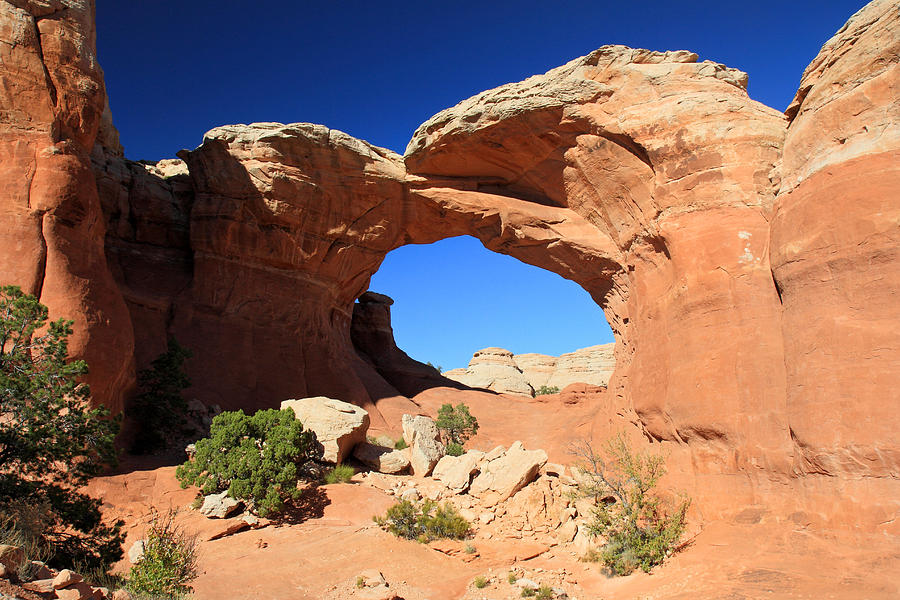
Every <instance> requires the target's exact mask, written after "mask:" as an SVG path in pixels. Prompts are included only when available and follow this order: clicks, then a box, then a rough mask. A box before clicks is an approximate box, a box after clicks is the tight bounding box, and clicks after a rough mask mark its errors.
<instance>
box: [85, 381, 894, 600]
mask: <svg viewBox="0 0 900 600" xmlns="http://www.w3.org/2000/svg"><path fill="white" fill-rule="evenodd" d="M460 394H464V396H462V395H460ZM462 400H464V401H465V402H466V403H467V404H468V405H469V407H470V408H471V410H472V413H473V414H475V415H477V416H478V418H479V422H480V423H481V430H480V431H479V434H478V436H477V437H476V438H474V439H473V440H471V442H470V443H469V444H468V445H469V446H470V447H475V448H479V449H484V450H489V449H491V448H492V447H494V446H495V445H497V444H503V445H509V444H510V443H511V442H512V441H514V440H517V439H518V440H522V441H523V442H524V443H525V446H526V447H527V448H544V449H546V450H547V451H548V454H549V455H550V460H551V461H556V462H563V463H568V462H571V460H572V459H571V456H570V455H569V454H568V453H567V448H568V444H569V440H571V438H572V436H573V433H574V434H577V435H585V434H588V435H589V434H591V433H592V432H593V433H595V434H598V435H599V434H605V433H606V430H607V429H615V428H617V427H618V428H621V427H623V426H626V425H627V424H628V422H629V420H630V419H629V416H628V415H616V414H615V413H613V415H612V417H608V418H605V419H599V418H597V417H595V416H594V415H596V414H597V407H596V404H595V405H594V406H588V405H587V403H577V402H576V403H570V404H566V405H561V404H560V402H552V401H551V402H548V401H546V399H545V400H544V401H535V400H517V399H511V398H507V397H503V396H497V395H494V394H486V393H480V392H462V393H460V392H458V391H455V390H448V389H435V390H429V391H428V392H425V393H424V394H421V395H420V396H419V397H417V398H416V402H418V403H419V404H420V405H421V406H422V409H423V411H424V412H430V413H432V414H433V413H434V412H436V410H437V408H438V407H439V406H440V404H442V403H443V402H446V401H451V402H454V403H455V402H458V401H462ZM599 401H600V402H603V401H604V399H603V398H600V399H599ZM390 433H394V434H395V437H396V433H397V432H396V431H394V432H390ZM169 463H170V465H172V464H174V457H173V459H172V460H170V461H169ZM355 479H356V482H355V483H351V484H344V485H331V486H322V487H320V488H317V489H316V490H313V491H311V492H310V493H309V494H308V495H307V496H306V497H305V498H304V501H303V502H302V503H301V506H300V507H299V508H298V509H297V510H296V511H294V512H293V513H292V514H291V515H290V517H289V519H288V520H287V521H286V522H284V523H280V524H274V525H270V526H268V527H265V528H263V529H258V530H250V531H244V532H241V533H237V534H234V535H231V536H228V537H225V538H222V539H219V540H215V541H205V540H206V539H208V537H210V536H211V535H212V534H213V533H214V532H215V531H217V530H218V529H220V528H221V527H222V525H221V522H220V521H218V522H217V521H215V520H210V519H206V518H205V517H203V516H201V515H200V514H199V513H198V512H196V511H190V510H189V509H188V506H189V505H190V503H191V501H192V500H193V498H194V491H193V490H182V489H180V487H179V486H178V483H177V481H176V480H175V477H174V466H159V464H158V461H157V463H156V464H155V463H154V462H153V461H148V460H144V461H138V460H133V461H129V463H128V464H125V465H123V469H122V472H121V473H119V474H115V475H110V476H107V477H103V478H99V479H97V480H95V481H93V482H92V483H91V485H90V487H89V491H90V492H91V493H93V494H95V495H99V496H101V497H102V498H103V499H104V502H105V510H106V513H107V514H108V515H109V516H113V515H115V516H118V517H120V518H123V519H125V520H126V522H127V529H128V537H129V545H130V544H131V543H133V542H134V541H136V540H137V539H140V537H141V536H142V535H143V531H144V528H145V526H146V522H147V520H148V518H149V516H150V507H154V508H156V509H158V510H165V509H167V508H169V507H172V508H178V509H180V510H181V513H180V514H181V516H180V521H181V523H183V525H184V526H185V527H186V528H187V529H189V530H192V531H196V532H198V534H199V537H200V539H201V543H200V565H201V574H200V577H199V578H198V579H197V580H196V581H195V582H194V584H193V585H194V589H195V598H197V600H213V599H215V600H218V599H221V598H239V599H247V600H253V599H260V600H263V599H265V600H282V599H283V600H323V599H324V600H337V599H340V598H356V597H358V596H357V595H356V594H357V593H358V590H357V589H356V586H355V585H354V582H355V581H356V578H357V576H358V574H359V573H360V572H361V571H363V570H365V569H377V570H379V571H380V572H381V573H383V575H384V577H385V579H386V580H387V582H388V583H389V584H390V586H391V589H392V590H393V591H395V592H396V593H397V594H398V596H399V597H401V598H405V599H406V600H426V599H427V600H457V599H463V600H480V599H490V600H500V599H508V598H518V597H520V592H521V590H520V588H518V587H516V586H514V585H510V584H509V583H508V581H507V577H508V573H509V572H510V571H511V570H512V571H513V572H515V573H516V574H517V575H518V576H520V577H522V576H525V577H528V578H529V579H532V580H534V581H536V582H538V583H541V584H547V585H551V586H552V587H558V588H561V589H563V590H565V591H566V593H567V594H568V596H569V598H577V599H579V600H586V599H598V598H603V599H610V600H618V599H622V600H624V599H629V600H630V599H634V598H640V599H681V598H685V599H687V598H717V599H718V598H721V599H729V600H744V599H746V600H750V599H756V598H809V599H811V600H812V599H816V600H818V599H827V598H834V599H853V600H856V599H863V598H870V599H882V598H884V599H887V598H898V597H900V547H897V545H896V543H895V542H894V540H893V538H886V537H878V536H864V535H860V534H858V533H854V532H842V533H840V534H837V533H834V532H827V531H810V530H808V529H807V528H806V527H804V526H801V525H797V524H794V523H792V522H791V521H786V520H783V519H778V518H776V517H775V516H772V515H771V514H770V513H768V512H766V511H765V510H758V511H752V510H751V511H744V512H741V513H738V514H739V515H740V516H739V517H736V518H733V519H730V520H720V521H713V522H704V523H702V524H698V523H694V524H692V528H691V532H692V535H693V538H692V540H691V542H690V544H689V545H688V546H687V547H686V548H685V549H684V550H683V551H682V552H680V553H678V554H676V555H675V556H674V557H673V558H672V559H671V560H670V561H669V562H668V563H667V564H665V565H663V566H662V567H659V568H657V569H655V570H654V572H653V573H652V574H651V575H647V574H644V573H638V574H634V575H631V576H628V577H619V578H612V579H610V578H607V577H606V576H604V575H603V573H602V572H601V570H600V568H599V566H598V565H595V564H589V563H583V562H580V561H579V560H578V556H577V555H575V554H574V553H573V552H572V551H571V550H570V549H569V548H568V547H562V546H556V547H550V548H547V547H546V546H541V545H539V544H537V545H536V544H535V543H533V541H529V539H528V538H527V537H524V538H523V539H522V540H509V539H504V540H496V539H494V540H487V539H484V538H483V533H484V532H478V533H476V536H475V538H474V539H473V540H472V541H471V542H470V545H472V546H474V548H475V552H474V553H466V552H464V551H462V550H461V547H456V548H454V547H453V545H452V544H450V545H447V544H443V545H441V544H433V545H423V544H419V543H417V542H412V541H406V540H401V539H397V538H395V537H393V536H392V535H390V534H388V533H386V532H384V531H382V530H380V529H379V528H378V527H377V526H375V524H374V523H373V522H372V516H373V515H376V514H382V513H384V511H385V510H386V509H387V507H388V506H390V505H391V504H392V503H393V502H394V499H393V498H392V497H391V496H389V495H388V494H386V493H384V492H382V491H380V490H378V489H375V488H374V487H370V486H369V485H366V484H364V483H362V480H363V478H361V477H360V476H357V477H356V478H355ZM483 527H489V526H483ZM127 548H128V546H126V549H127ZM536 553H537V556H534V555H535V554H536ZM128 565H129V563H128V561H127V558H126V559H125V560H124V561H123V562H122V563H120V566H119V569H120V570H127V568H128ZM477 576H483V577H485V578H486V579H487V580H488V581H489V583H488V585H487V586H486V587H484V588H482V589H476V588H475V586H474V585H473V580H474V579H475V578H476V577H477Z"/></svg>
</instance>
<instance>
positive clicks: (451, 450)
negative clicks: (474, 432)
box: [444, 442, 466, 456]
mask: <svg viewBox="0 0 900 600" xmlns="http://www.w3.org/2000/svg"><path fill="white" fill-rule="evenodd" d="M444 451H445V452H446V453H447V454H448V455H449V456H462V455H463V454H465V453H466V450H465V448H463V447H462V444H457V443H456V442H450V443H449V444H447V446H446V447H445V448H444Z"/></svg>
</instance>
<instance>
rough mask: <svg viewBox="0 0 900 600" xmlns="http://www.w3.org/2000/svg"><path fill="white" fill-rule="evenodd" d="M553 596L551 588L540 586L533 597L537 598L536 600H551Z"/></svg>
mask: <svg viewBox="0 0 900 600" xmlns="http://www.w3.org/2000/svg"><path fill="white" fill-rule="evenodd" d="M553 596H554V594H553V588H551V587H550V586H549V585H542V586H541V587H539V588H538V589H537V592H536V593H535V596H534V597H535V598H537V600H551V599H552V598H553Z"/></svg>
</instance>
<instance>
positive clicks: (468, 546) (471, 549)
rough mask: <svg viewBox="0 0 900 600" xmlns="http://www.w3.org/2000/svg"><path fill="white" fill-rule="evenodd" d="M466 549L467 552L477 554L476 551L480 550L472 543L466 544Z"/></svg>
mask: <svg viewBox="0 0 900 600" xmlns="http://www.w3.org/2000/svg"><path fill="white" fill-rule="evenodd" d="M465 550H466V554H475V553H476V552H478V550H476V549H475V546H473V545H472V544H466V548H465Z"/></svg>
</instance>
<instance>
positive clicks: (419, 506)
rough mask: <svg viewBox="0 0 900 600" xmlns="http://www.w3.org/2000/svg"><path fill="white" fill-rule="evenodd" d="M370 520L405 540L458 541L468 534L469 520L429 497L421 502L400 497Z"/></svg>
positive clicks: (448, 506)
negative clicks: (378, 515) (447, 539)
mask: <svg viewBox="0 0 900 600" xmlns="http://www.w3.org/2000/svg"><path fill="white" fill-rule="evenodd" d="M373 519H374V521H375V522H376V523H378V525H380V526H381V527H382V528H383V529H385V530H387V531H389V532H391V533H393V534H394V535H396V536H397V537H402V538H406V539H408V540H418V541H420V542H430V541H432V540H437V539H446V538H450V539H454V540H462V539H465V538H466V536H468V535H469V522H468V521H466V520H465V519H464V518H463V517H461V516H460V515H459V513H458V512H456V509H455V508H453V506H452V505H450V504H449V503H445V504H443V505H440V506H439V505H438V504H437V503H436V502H434V501H433V500H425V501H423V502H421V503H418V502H410V501H409V500H401V501H400V502H398V503H397V504H395V505H394V506H392V507H390V508H389V509H388V510H387V513H386V514H385V516H383V517H374V518H373Z"/></svg>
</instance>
